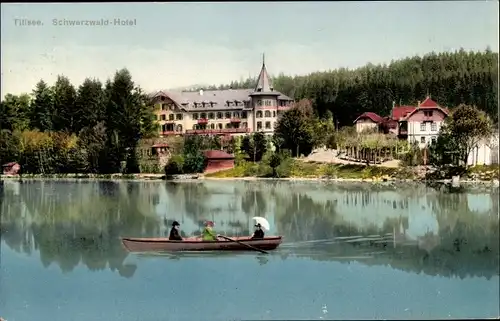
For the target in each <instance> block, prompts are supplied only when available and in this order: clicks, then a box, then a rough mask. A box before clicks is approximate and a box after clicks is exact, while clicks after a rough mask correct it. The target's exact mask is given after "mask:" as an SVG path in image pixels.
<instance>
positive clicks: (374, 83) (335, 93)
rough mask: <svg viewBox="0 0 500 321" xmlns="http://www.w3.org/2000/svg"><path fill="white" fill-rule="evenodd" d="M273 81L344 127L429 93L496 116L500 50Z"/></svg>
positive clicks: (238, 84) (236, 84)
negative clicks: (329, 113) (369, 114)
mask: <svg viewBox="0 0 500 321" xmlns="http://www.w3.org/2000/svg"><path fill="white" fill-rule="evenodd" d="M256 81H257V79H256V78H249V79H246V80H243V81H233V82H231V83H230V84H227V85H220V86H211V87H210V88H208V89H228V88H233V89H238V88H253V87H254V86H255V83H256ZM273 84H274V87H275V89H276V90H278V91H280V92H282V93H284V94H286V95H288V96H290V97H293V98H295V99H296V100H297V101H298V100H300V99H303V98H307V99H310V100H312V102H313V106H314V109H315V110H316V111H317V113H318V114H319V116H323V115H324V114H325V113H326V112H327V111H330V112H331V113H332V114H333V115H334V118H335V121H336V122H338V123H339V125H340V126H346V125H352V122H353V121H354V120H355V119H356V117H358V116H359V115H360V114H361V113H363V112H366V111H371V112H375V113H377V114H379V115H381V116H388V115H389V114H390V111H391V109H392V104H393V102H395V103H396V105H416V104H417V102H418V101H422V100H424V99H425V97H426V96H427V95H431V97H432V99H433V100H435V101H437V102H438V103H439V104H440V105H442V106H445V107H453V106H458V105H460V104H466V105H471V106H477V107H478V108H479V109H480V110H483V111H485V112H486V113H487V114H488V115H489V116H490V117H491V118H492V119H493V120H494V121H495V122H497V121H498V53H495V52H492V51H490V50H486V51H484V52H466V51H464V50H460V51H456V52H452V53H451V52H446V53H438V54H437V53H431V54H428V55H425V56H423V57H418V56H416V57H411V58H405V59H401V60H398V61H393V62H391V63H390V64H389V65H373V64H368V65H366V66H364V67H361V68H358V69H355V70H348V69H338V70H332V71H326V72H315V73H311V74H309V75H306V76H295V77H291V76H286V75H283V74H280V75H279V76H277V77H274V78H273Z"/></svg>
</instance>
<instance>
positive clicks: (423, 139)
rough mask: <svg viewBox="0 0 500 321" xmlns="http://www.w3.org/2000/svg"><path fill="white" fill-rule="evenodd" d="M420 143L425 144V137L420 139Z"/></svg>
mask: <svg viewBox="0 0 500 321" xmlns="http://www.w3.org/2000/svg"><path fill="white" fill-rule="evenodd" d="M420 143H422V144H425V136H422V137H420Z"/></svg>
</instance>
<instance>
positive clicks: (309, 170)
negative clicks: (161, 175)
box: [205, 159, 416, 179]
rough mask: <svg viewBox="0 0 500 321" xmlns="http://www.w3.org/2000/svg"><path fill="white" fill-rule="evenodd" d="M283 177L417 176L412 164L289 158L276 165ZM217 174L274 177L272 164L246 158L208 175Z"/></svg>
mask: <svg viewBox="0 0 500 321" xmlns="http://www.w3.org/2000/svg"><path fill="white" fill-rule="evenodd" d="M276 174H277V175H276V176H277V177H280V178H331V179H338V178H343V179H415V178H416V175H415V174H416V173H415V172H414V171H413V170H411V169H408V168H388V167H380V166H365V165H357V164H356V165H343V164H325V163H316V162H307V163H306V162H302V161H297V160H293V159H291V160H289V161H287V162H286V163H285V164H281V165H280V166H278V167H277V168H276ZM205 176H206V177H214V178H231V177H272V176H273V170H272V168H271V167H270V166H269V165H267V164H265V163H252V162H243V163H241V164H239V165H237V166H236V167H235V168H233V169H229V170H224V171H220V172H216V173H211V174H207V175H205Z"/></svg>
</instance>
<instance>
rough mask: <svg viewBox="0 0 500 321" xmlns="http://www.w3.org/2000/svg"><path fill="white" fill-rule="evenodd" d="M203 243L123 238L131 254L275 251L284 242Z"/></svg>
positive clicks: (277, 239) (243, 239)
mask: <svg viewBox="0 0 500 321" xmlns="http://www.w3.org/2000/svg"><path fill="white" fill-rule="evenodd" d="M231 239H232V240H234V241H236V242H234V241H230V240H229V239H219V240H217V241H203V240H202V239H201V238H187V239H184V240H182V241H170V240H169V239H168V238H138V237H122V244H123V246H124V247H125V249H127V251H129V252H164V251H165V252H178V251H252V248H255V249H259V250H275V249H276V248H277V247H278V246H279V245H280V244H281V242H282V240H281V239H282V237H281V236H269V237H265V238H263V239H258V240H252V239H251V238H250V237H248V236H243V237H232V238H231Z"/></svg>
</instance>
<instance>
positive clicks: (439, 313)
mask: <svg viewBox="0 0 500 321" xmlns="http://www.w3.org/2000/svg"><path fill="white" fill-rule="evenodd" d="M498 197H499V191H498V189H491V188H474V189H463V190H459V191H449V190H443V189H433V188H426V187H423V186H412V187H407V188H403V187H401V186H398V187H394V186H374V185H367V184H365V185H362V184H349V185H347V184H345V185H344V184H325V183H318V182H307V183H294V182H280V183H270V182H216V181H212V182H210V181H205V182H184V183H175V184H174V183H165V182H111V181H109V182H107V181H99V182H85V181H80V182H70V181H25V182H23V183H19V182H14V181H4V182H0V199H1V204H0V210H1V214H2V216H1V269H0V316H2V317H4V318H6V319H7V320H8V321H33V320H50V321H59V320H60V321H72V320H75V321H80V320H82V321H83V320H86V321H87V320H93V321H100V320H103V321H124V320H130V321H132V320H141V321H142V320H144V321H148V320H151V321H152V320H287V319H294V320H297V319H304V320H306V319H307V320H320V319H330V320H332V319H359V318H366V319H396V318H403V319H417V318H480V317H496V316H499V307H498V302H499V217H498V209H499V200H498ZM253 216H265V217H266V218H267V219H268V220H269V221H270V223H271V225H272V230H271V231H270V232H269V233H268V234H279V235H283V236H284V237H285V243H284V244H282V246H281V247H280V248H279V249H278V250H277V251H275V252H273V253H272V254H270V255H267V256H266V255H262V254H259V253H244V254H209V253H201V254H183V255H171V254H160V253H157V254H149V255H144V254H143V255H136V254H128V253H127V252H125V251H124V250H123V248H122V247H121V244H120V241H119V237H120V236H146V237H148V236H149V237H153V236H165V235H168V231H169V228H170V224H171V222H172V220H173V219H176V220H178V221H179V222H181V224H182V225H181V228H182V232H183V234H184V235H185V236H188V235H193V234H196V233H199V231H200V227H201V224H202V222H203V221H204V220H206V219H211V220H213V221H214V222H215V223H216V230H217V232H219V233H221V234H226V235H233V236H235V235H248V234H249V233H251V230H252V222H251V217H253Z"/></svg>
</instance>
